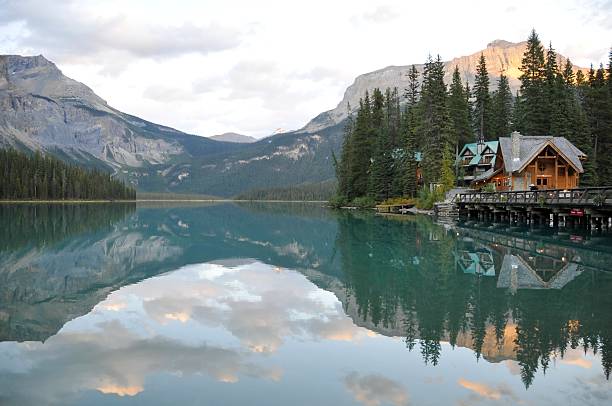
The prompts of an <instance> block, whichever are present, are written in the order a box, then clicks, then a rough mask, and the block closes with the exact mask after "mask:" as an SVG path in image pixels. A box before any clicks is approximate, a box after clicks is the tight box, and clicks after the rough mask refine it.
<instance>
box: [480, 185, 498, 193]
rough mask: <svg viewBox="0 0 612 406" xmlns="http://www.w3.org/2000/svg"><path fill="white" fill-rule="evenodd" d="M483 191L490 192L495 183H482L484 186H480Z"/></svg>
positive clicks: (493, 190) (493, 189) (493, 188)
mask: <svg viewBox="0 0 612 406" xmlns="http://www.w3.org/2000/svg"><path fill="white" fill-rule="evenodd" d="M482 191H483V192H486V193H491V192H495V185H494V184H493V183H487V184H486V185H484V187H483V188H482Z"/></svg>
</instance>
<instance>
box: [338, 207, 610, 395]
mask: <svg viewBox="0 0 612 406" xmlns="http://www.w3.org/2000/svg"><path fill="white" fill-rule="evenodd" d="M338 221H339V234H338V239H337V247H338V251H339V252H340V254H341V262H342V271H343V275H344V278H345V285H346V290H347V292H346V295H347V297H348V298H350V300H348V299H347V303H345V307H348V302H349V301H351V300H352V301H353V302H354V303H355V305H356V308H357V317H358V318H359V319H360V321H362V322H365V323H366V324H369V323H371V324H373V325H374V326H376V327H378V328H383V329H395V330H394V331H397V330H398V329H402V331H404V333H405V337H406V346H407V348H408V349H409V350H412V349H413V348H414V347H415V345H416V344H417V343H418V346H419V349H420V352H421V354H422V356H423V360H424V362H425V363H431V364H433V365H436V364H437V363H438V361H439V358H440V352H441V346H440V341H448V342H449V343H450V344H451V345H452V346H453V347H454V346H455V345H457V344H458V340H460V339H461V340H463V345H464V346H469V347H470V348H472V349H473V350H474V352H475V354H476V357H477V358H480V357H481V355H482V352H483V347H484V346H485V345H487V340H491V339H493V342H494V345H495V346H497V348H498V349H499V350H501V347H502V344H503V343H504V340H505V339H510V340H511V339H512V336H509V337H505V332H506V328H507V327H508V326H511V328H512V326H516V327H515V330H516V331H515V332H514V337H515V338H514V349H513V353H514V352H515V355H513V356H514V357H515V358H516V360H517V361H518V363H519V365H520V367H521V377H522V379H523V382H524V384H525V386H526V387H529V386H530V385H531V383H532V381H533V379H534V375H535V373H536V372H537V371H538V370H541V371H543V372H544V373H546V371H547V368H548V367H549V364H550V361H551V357H556V356H559V357H563V356H564V355H565V352H566V351H567V349H568V348H578V347H579V346H581V347H583V349H584V350H585V351H588V350H592V351H593V352H595V353H598V352H600V353H601V356H602V364H603V369H604V373H605V375H606V377H607V378H609V375H610V370H611V366H612V354H611V353H612V340H611V337H612V315H610V314H609V313H610V312H609V309H611V308H612V295H610V291H611V288H612V277H611V276H610V274H607V273H602V272H596V271H584V272H583V273H582V274H581V275H580V276H579V277H577V278H576V279H575V280H573V281H572V282H571V283H569V284H567V285H566V286H565V287H564V288H563V289H540V290H528V289H519V290H518V291H517V292H516V293H515V294H514V295H513V294H511V293H510V291H509V290H508V289H500V288H497V286H496V282H497V278H496V277H485V276H480V277H479V276H474V275H469V274H464V273H463V272H461V271H459V270H458V268H457V266H456V264H455V256H454V251H456V250H457V245H458V240H457V238H456V235H455V233H454V231H448V230H445V229H444V228H442V227H440V226H437V225H435V224H433V223H432V222H431V221H430V220H429V219H427V218H421V217H405V218H403V219H402V220H401V221H389V220H388V219H385V218H381V217H376V216H363V215H357V216H356V215H353V214H343V215H341V216H340V217H339V220H338ZM498 266H499V264H498ZM497 272H498V273H499V268H498V269H497ZM345 310H349V309H345ZM349 312H350V310H349ZM488 334H491V337H487V335H488ZM466 337H469V340H468V342H467V343H466ZM488 345H489V346H490V344H488Z"/></svg>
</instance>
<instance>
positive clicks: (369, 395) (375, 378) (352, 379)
mask: <svg viewBox="0 0 612 406" xmlns="http://www.w3.org/2000/svg"><path fill="white" fill-rule="evenodd" d="M344 384H345V386H346V388H347V389H348V390H349V392H351V393H352V394H353V397H354V398H355V400H356V401H358V402H360V403H362V404H364V405H366V406H379V405H382V404H387V403H389V404H392V405H395V406H403V405H407V404H408V403H409V402H408V393H407V392H406V389H404V387H403V386H401V385H400V384H398V383H397V382H395V381H393V380H391V379H388V378H385V377H384V376H381V375H375V374H370V375H363V376H362V375H359V374H358V373H357V372H351V373H350V374H348V375H347V376H346V377H345V378H344Z"/></svg>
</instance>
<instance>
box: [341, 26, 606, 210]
mask: <svg viewBox="0 0 612 406" xmlns="http://www.w3.org/2000/svg"><path fill="white" fill-rule="evenodd" d="M609 58H610V61H609V63H608V66H607V68H605V67H604V66H603V65H599V67H598V68H595V67H593V66H591V68H590V70H589V71H588V72H586V73H584V72H583V71H582V70H577V71H574V69H573V65H572V62H571V61H570V60H569V59H568V60H566V61H565V63H564V64H560V63H559V61H560V58H559V57H558V55H557V53H556V51H555V49H554V48H553V46H552V44H550V45H549V47H548V48H547V49H545V47H544V46H543V45H542V43H541V41H540V39H539V37H538V34H537V33H536V32H535V30H533V31H532V32H531V34H530V35H529V38H528V41H527V48H526V51H525V53H524V55H523V58H522V63H521V67H520V70H521V73H522V74H521V76H520V77H519V79H520V81H521V87H520V91H518V92H517V94H515V95H513V94H512V92H511V90H510V87H509V84H508V78H507V77H506V76H505V75H504V74H503V73H502V74H501V75H500V77H499V80H498V81H497V83H496V84H494V85H493V86H491V83H490V78H489V73H488V71H487V61H486V58H485V57H484V55H481V57H480V61H479V64H478V67H477V70H476V77H475V82H474V85H473V88H470V87H469V85H468V84H467V83H463V81H462V78H461V74H460V72H459V69H458V68H457V67H455V70H454V72H453V75H452V82H451V83H450V85H449V86H447V85H446V84H445V83H444V80H443V79H444V73H445V72H444V63H443V62H442V60H441V58H440V56H439V55H438V56H437V57H436V58H435V59H433V58H432V57H431V56H430V57H429V58H428V60H427V61H426V62H425V65H424V68H423V70H422V72H419V71H418V70H417V69H416V67H415V66H414V65H413V66H412V68H411V69H410V71H409V73H408V87H407V88H406V89H404V90H403V92H402V93H401V94H400V91H399V90H398V89H386V90H385V91H384V92H383V91H381V90H380V89H373V91H372V92H366V94H365V95H364V97H363V98H362V99H361V100H360V102H359V106H358V108H357V110H356V111H355V112H352V111H351V106H349V118H348V121H347V124H346V127H345V137H344V142H343V145H342V151H341V154H340V156H339V157H336V156H334V164H335V169H336V177H337V179H338V188H337V193H336V196H335V197H334V198H333V199H332V202H331V203H332V204H333V205H335V206H342V205H346V204H355V205H358V206H363V205H368V204H369V205H372V204H374V203H375V202H381V201H385V200H387V199H390V198H397V197H405V198H415V197H417V200H429V201H430V202H431V201H432V200H440V199H441V198H442V196H443V194H444V192H445V191H447V190H449V189H451V188H452V187H453V186H454V185H455V183H456V176H457V171H456V168H455V161H456V159H455V156H456V153H457V151H458V150H460V149H461V147H462V146H463V145H464V144H465V143H469V142H476V141H477V140H478V139H481V138H482V139H484V140H485V141H487V140H495V139H498V138H499V137H503V136H509V135H510V133H511V132H512V131H519V132H521V133H522V134H523V135H527V136H551V135H552V136H561V137H566V138H567V139H568V140H569V141H571V142H572V143H574V144H575V145H576V146H577V147H578V148H580V149H581V150H582V151H583V152H584V153H585V154H586V155H587V156H588V159H587V161H586V162H585V165H584V166H585V173H584V174H583V175H582V176H581V179H580V183H581V185H583V186H599V185H610V184H612V156H610V154H609V153H607V151H609V150H610V148H611V147H612V49H611V50H610V54H609ZM560 65H562V66H560ZM491 88H493V89H494V90H493V91H491ZM417 156H419V157H422V160H421V161H420V162H417V159H416V158H417ZM418 165H420V168H421V172H422V180H421V182H419V180H418V179H417V167H418ZM431 183H435V184H439V185H441V187H440V188H439V189H438V190H436V191H434V192H430V191H429V187H423V185H429V184H431ZM432 194H435V196H431V195H432ZM364 202H365V203H364Z"/></svg>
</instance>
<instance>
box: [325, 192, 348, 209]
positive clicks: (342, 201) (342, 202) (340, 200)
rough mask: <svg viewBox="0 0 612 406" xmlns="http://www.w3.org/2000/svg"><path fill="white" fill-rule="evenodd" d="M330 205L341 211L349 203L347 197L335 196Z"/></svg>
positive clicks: (330, 200)
mask: <svg viewBox="0 0 612 406" xmlns="http://www.w3.org/2000/svg"><path fill="white" fill-rule="evenodd" d="M328 204H329V206H330V207H332V208H334V209H339V208H341V207H345V206H348V201H347V200H346V197H344V196H342V195H334V196H332V198H331V199H329V202H328Z"/></svg>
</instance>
